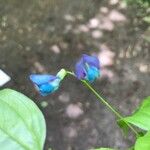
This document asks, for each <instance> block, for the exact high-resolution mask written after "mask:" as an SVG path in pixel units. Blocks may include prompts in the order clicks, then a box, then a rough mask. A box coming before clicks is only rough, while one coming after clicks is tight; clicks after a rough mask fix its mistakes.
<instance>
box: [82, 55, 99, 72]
mask: <svg viewBox="0 0 150 150" xmlns="http://www.w3.org/2000/svg"><path fill="white" fill-rule="evenodd" d="M82 56H83V62H84V63H88V64H89V66H94V67H96V68H97V69H100V62H99V59H98V58H97V57H95V56H89V55H86V54H83V55H82Z"/></svg>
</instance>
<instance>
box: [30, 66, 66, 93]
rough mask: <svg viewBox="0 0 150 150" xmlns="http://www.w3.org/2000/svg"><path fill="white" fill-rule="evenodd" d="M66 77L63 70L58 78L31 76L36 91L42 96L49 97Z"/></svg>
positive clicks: (58, 74)
mask: <svg viewBox="0 0 150 150" xmlns="http://www.w3.org/2000/svg"><path fill="white" fill-rule="evenodd" d="M65 75H66V71H65V70H64V69H61V70H60V71H59V72H58V73H57V75H56V76H53V75H49V74H44V75H40V74H32V75H30V80H31V81H32V82H33V83H34V85H35V87H36V89H37V90H38V91H39V93H40V94H41V95H42V96H47V95H48V94H51V93H53V92H55V91H56V90H57V89H58V88H59V85H60V82H61V80H63V78H64V77H65Z"/></svg>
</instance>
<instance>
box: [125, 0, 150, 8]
mask: <svg viewBox="0 0 150 150" xmlns="http://www.w3.org/2000/svg"><path fill="white" fill-rule="evenodd" d="M125 2H127V4H137V5H140V6H142V7H145V8H148V7H149V6H150V0H125Z"/></svg>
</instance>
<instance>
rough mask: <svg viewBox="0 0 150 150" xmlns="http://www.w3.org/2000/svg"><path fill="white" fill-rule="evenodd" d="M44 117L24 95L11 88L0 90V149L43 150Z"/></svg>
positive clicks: (44, 134)
mask: <svg viewBox="0 0 150 150" xmlns="http://www.w3.org/2000/svg"><path fill="white" fill-rule="evenodd" d="M45 136H46V125H45V119H44V117H43V115H42V113H41V111H40V110H39V108H38V107H37V106H36V105H35V103H34V102H33V101H32V100H30V99H29V98H28V97H26V96H25V95H23V94H21V93H19V92H16V91H14V90H11V89H5V90H1V91H0V149H2V150H43V146H44V141H45Z"/></svg>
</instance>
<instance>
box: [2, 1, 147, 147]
mask: <svg viewBox="0 0 150 150" xmlns="http://www.w3.org/2000/svg"><path fill="white" fill-rule="evenodd" d="M139 10H141V11H143V10H142V9H141V8H138V7H137V6H136V5H133V6H128V7H127V6H126V5H125V3H124V2H122V1H119V0H109V1H107V2H106V1H104V0H92V1H91V0H82V1H80V0H75V1H74V0H44V1H43V0H32V1H31V0H26V1H25V0H24V1H23V0H22V1H20V0H0V68H1V69H3V70H4V71H5V72H6V73H7V74H9V75H10V76H11V78H12V80H11V81H10V82H9V83H8V84H7V85H5V87H9V88H12V89H16V90H17V91H21V92H23V93H24V94H25V95H27V96H28V97H30V98H31V99H33V100H34V102H35V103H36V104H37V105H38V106H39V108H40V109H41V110H42V112H43V113H44V116H45V119H46V124H47V137H46V144H45V150H48V148H50V147H51V148H52V149H53V150H88V149H91V148H96V147H112V148H118V149H121V150H124V149H125V150H126V149H127V148H128V147H130V146H131V145H132V144H133V143H134V137H135V135H134V133H130V134H129V136H128V137H127V138H125V137H124V136H123V134H122V132H121V130H120V129H119V127H118V126H117V124H116V118H115V116H114V114H112V112H110V111H109V110H108V109H107V108H106V107H105V106H104V105H103V104H102V103H101V102H100V101H98V100H97V99H96V97H95V96H94V95H93V94H92V93H91V92H90V91H89V90H88V89H87V88H86V87H84V86H83V85H82V84H81V83H80V81H78V80H76V79H75V78H73V77H68V78H66V79H65V80H64V81H63V83H62V84H61V87H60V89H59V90H58V91H57V92H55V93H54V94H52V95H49V96H47V97H42V96H40V95H39V94H38V93H37V92H36V90H35V89H34V87H33V85H32V83H31V82H30V81H29V75H30V74H31V73H51V74H56V73H57V71H58V70H60V69H61V68H67V69H68V70H74V65H75V63H76V61H77V60H78V59H79V58H80V56H81V55H82V54H83V53H87V54H94V55H97V57H98V58H99V59H100V61H101V77H100V78H99V79H98V80H97V81H96V82H95V83H93V84H92V86H93V87H95V89H96V90H97V91H99V92H100V93H102V95H103V96H104V97H105V98H106V99H107V100H108V102H109V103H111V104H112V105H113V106H115V108H116V109H117V110H119V111H120V112H121V114H123V115H124V116H126V115H129V114H131V113H132V112H133V110H135V108H136V107H137V106H138V105H139V103H140V102H141V100H142V99H143V98H145V97H146V96H148V95H149V94H150V93H149V90H150V84H149V83H150V78H149V77H150V65H149V64H150V51H149V50H150V49H149V48H150V46H149V43H148V41H146V40H145V38H144V37H145V36H146V35H147V34H149V33H148V32H147V28H148V24H146V23H145V22H143V21H142V17H141V15H139ZM5 87H1V89H2V88H5ZM44 104H46V105H45V106H44Z"/></svg>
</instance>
